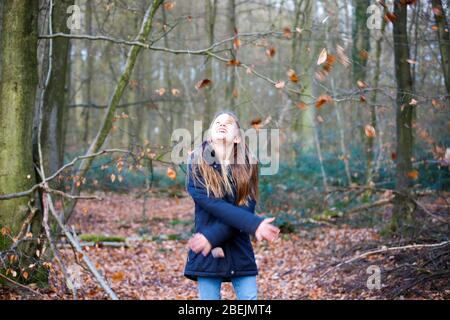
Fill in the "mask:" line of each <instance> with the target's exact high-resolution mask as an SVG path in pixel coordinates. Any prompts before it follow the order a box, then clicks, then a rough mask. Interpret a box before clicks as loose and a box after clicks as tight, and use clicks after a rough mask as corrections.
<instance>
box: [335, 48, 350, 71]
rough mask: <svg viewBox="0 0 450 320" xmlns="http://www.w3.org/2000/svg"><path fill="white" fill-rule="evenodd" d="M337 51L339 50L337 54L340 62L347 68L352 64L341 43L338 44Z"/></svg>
mask: <svg viewBox="0 0 450 320" xmlns="http://www.w3.org/2000/svg"><path fill="white" fill-rule="evenodd" d="M336 51H337V56H338V60H339V62H340V63H341V64H342V65H343V66H344V67H346V68H347V67H348V66H350V65H351V62H350V59H349V58H348V56H347V55H346V54H345V49H344V48H343V47H341V46H340V45H337V46H336Z"/></svg>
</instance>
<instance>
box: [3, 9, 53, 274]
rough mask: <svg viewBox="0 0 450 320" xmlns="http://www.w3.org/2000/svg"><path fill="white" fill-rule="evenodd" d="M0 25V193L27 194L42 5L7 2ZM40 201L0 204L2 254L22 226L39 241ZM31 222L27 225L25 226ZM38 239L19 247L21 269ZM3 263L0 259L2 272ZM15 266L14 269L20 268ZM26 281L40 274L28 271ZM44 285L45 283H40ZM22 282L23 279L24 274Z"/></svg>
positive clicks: (28, 199) (32, 173)
mask: <svg viewBox="0 0 450 320" xmlns="http://www.w3.org/2000/svg"><path fill="white" fill-rule="evenodd" d="M2 5H3V6H4V7H3V9H4V12H7V13H8V14H5V15H4V16H3V21H2V23H3V24H2V38H1V40H2V45H1V47H2V52H1V55H0V60H1V64H2V74H1V79H2V81H1V82H0V194H11V193H16V192H19V191H23V190H28V189H29V188H31V186H33V185H34V184H35V183H36V173H35V170H34V168H33V154H32V128H33V114H34V106H35V95H36V87H37V84H38V78H37V73H38V70H37V29H38V23H37V22H38V10H39V9H38V2H37V1H34V0H28V1H5V2H4V3H3V4H2ZM38 201H39V199H38V196H36V197H35V194H33V195H32V196H30V197H21V198H15V199H10V200H2V201H0V213H1V214H0V228H3V229H2V233H0V252H2V251H5V250H7V249H9V248H10V247H11V246H12V244H13V243H12V239H13V238H14V237H17V236H18V235H19V234H20V233H21V230H22V228H23V227H25V230H27V228H29V231H30V232H32V234H33V236H34V237H38V236H39V234H40V230H41V225H42V211H41V210H37V211H35V210H31V209H30V207H36V206H37V203H38ZM27 221H28V222H29V223H27ZM36 248H37V243H36V241H24V242H21V244H20V245H19V246H18V247H17V254H18V255H19V260H18V264H19V267H23V268H26V267H28V265H29V264H30V263H31V261H32V260H33V259H34V258H36V256H35V251H36ZM3 262H4V260H3V259H2V260H1V261H0V269H3V268H4V267H6V266H4V265H2V264H3ZM16 267H17V266H11V268H14V269H16ZM19 274H20V273H19ZM29 274H30V277H29V278H28V281H36V280H37V278H35V277H37V276H41V277H42V278H46V275H45V274H43V273H42V274H41V275H37V274H36V275H34V274H33V272H32V271H30V272H29ZM42 278H41V280H43V281H45V280H46V279H42ZM18 279H19V281H25V280H26V279H24V278H23V277H22V276H21V275H19V277H18Z"/></svg>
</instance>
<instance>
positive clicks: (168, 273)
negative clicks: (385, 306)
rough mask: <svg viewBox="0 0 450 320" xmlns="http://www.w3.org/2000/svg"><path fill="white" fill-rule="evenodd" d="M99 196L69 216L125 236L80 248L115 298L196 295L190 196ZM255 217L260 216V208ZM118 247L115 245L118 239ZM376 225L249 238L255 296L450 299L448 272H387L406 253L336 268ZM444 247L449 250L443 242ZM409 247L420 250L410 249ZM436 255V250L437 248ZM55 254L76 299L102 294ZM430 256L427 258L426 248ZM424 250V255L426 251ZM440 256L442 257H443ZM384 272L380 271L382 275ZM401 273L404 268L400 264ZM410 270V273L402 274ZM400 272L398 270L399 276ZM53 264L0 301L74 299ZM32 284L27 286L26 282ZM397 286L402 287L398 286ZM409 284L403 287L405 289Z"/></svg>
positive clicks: (69, 258) (228, 289) (377, 242)
mask: <svg viewBox="0 0 450 320" xmlns="http://www.w3.org/2000/svg"><path fill="white" fill-rule="evenodd" d="M98 195H100V196H103V197H104V200H103V201H97V200H82V201H79V203H78V204H77V207H76V211H75V213H74V216H73V219H71V221H70V222H69V225H73V226H74V228H75V230H76V231H77V233H80V234H98V235H113V236H122V237H127V241H126V243H124V245H123V246H122V245H120V244H118V246H117V247H114V246H108V245H102V244H101V243H100V244H95V245H91V246H86V247H85V248H86V250H87V251H86V252H87V254H88V255H89V257H90V258H91V259H92V260H93V262H94V263H95V265H96V267H97V268H98V270H99V271H100V272H101V273H102V274H103V275H104V276H105V277H106V278H107V281H108V283H109V284H110V286H111V288H112V289H113V290H114V291H115V293H116V294H117V295H118V297H119V298H120V299H197V290H196V282H193V281H191V280H188V279H187V278H185V277H184V276H183V269H184V265H185V262H186V257H187V252H188V246H187V239H188V238H189V236H190V235H191V229H192V223H193V222H192V221H193V210H194V204H193V202H192V200H191V199H190V198H189V197H183V198H178V199H176V198H168V197H156V196H151V197H150V198H149V199H148V200H147V201H146V209H147V210H146V212H147V213H146V215H145V216H143V215H142V212H143V210H142V208H143V199H142V198H139V199H135V198H134V196H133V195H131V194H129V195H118V194H112V193H107V194H104V193H98ZM258 214H259V213H258ZM116 244H117V243H116ZM382 244H383V242H382V241H381V239H380V236H379V230H377V229H375V228H367V227H355V226H351V225H350V224H345V223H340V224H339V225H333V224H328V225H320V226H318V227H314V228H304V229H302V228H298V230H297V231H296V232H294V233H288V234H282V235H281V236H280V238H279V239H278V240H276V241H275V242H274V243H267V242H265V241H264V242H258V243H257V242H255V241H254V242H253V245H254V249H255V256H256V260H257V264H258V267H259V272H260V273H259V276H258V293H259V299H391V298H394V299H448V298H449V297H450V286H449V283H448V276H447V277H445V278H439V276H438V277H436V279H435V280H433V281H425V280H424V281H418V283H417V285H414V286H413V287H411V288H408V287H409V283H410V282H408V281H407V280H408V279H407V278H408V275H409V274H408V273H405V276H404V277H402V276H398V274H399V273H398V272H397V273H395V274H394V273H392V272H390V273H389V272H387V271H388V270H390V271H395V270H401V269H402V268H407V267H410V266H407V264H414V263H411V261H409V260H408V257H409V258H410V257H411V253H410V252H407V253H405V254H404V256H402V255H390V254H378V255H370V256H368V257H366V258H363V259H358V260H357V261H355V262H354V263H349V264H344V265H342V266H339V267H336V265H337V264H338V263H340V262H342V261H345V260H347V259H349V258H351V257H353V256H355V255H359V254H361V253H363V252H366V251H370V250H372V249H375V248H380V247H381V246H382ZM447 250H448V247H447ZM413 251H414V252H417V251H420V250H413ZM439 252H441V253H440V256H442V255H443V254H442V251H439ZM60 253H61V255H62V257H63V260H64V262H65V264H66V267H67V268H68V271H69V272H70V273H71V274H76V273H77V272H79V274H80V276H79V278H78V280H77V281H78V283H79V284H80V288H79V289H78V298H79V299H107V298H108V297H107V295H106V294H105V292H104V291H103V290H102V289H101V288H100V287H99V286H98V284H97V283H96V282H95V279H94V278H93V277H92V275H91V274H90V273H89V272H87V271H85V270H83V269H81V268H79V267H78V265H77V264H76V263H75V256H74V254H73V251H72V250H71V249H70V248H69V247H67V246H66V247H63V248H62V249H61V252H60ZM430 254H431V258H433V257H435V256H437V251H436V254H435V255H434V256H433V254H432V253H430ZM430 254H428V255H430ZM444 256H448V254H447V255H445V253H444ZM371 265H372V266H375V268H379V270H380V275H381V278H380V284H381V289H376V288H372V289H369V288H368V285H367V282H368V278H369V277H370V276H371V273H368V267H369V266H371ZM385 271H386V272H385ZM405 272H406V269H405ZM408 272H409V271H408ZM401 274H402V273H400V275H401ZM63 281H64V279H63V277H62V276H61V272H60V271H59V266H58V264H57V263H56V262H53V263H52V267H51V272H50V285H49V287H48V288H46V289H39V288H36V287H34V289H35V291H36V292H38V294H37V295H36V294H33V293H31V292H29V291H27V290H23V289H20V290H19V289H0V299H72V298H73V297H72V294H71V291H68V290H67V289H65V286H64V285H63ZM32 287H33V286H32ZM402 288H405V290H403V289H402ZM406 289H407V290H406ZM222 296H223V298H224V299H235V295H234V292H233V289H232V285H231V284H230V283H224V284H223V285H222Z"/></svg>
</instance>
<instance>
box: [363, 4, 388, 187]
mask: <svg viewBox="0 0 450 320" xmlns="http://www.w3.org/2000/svg"><path fill="white" fill-rule="evenodd" d="M386 11H387V10H386V9H384V12H385V13H386ZM385 29H386V20H385V19H383V21H382V22H381V30H380V31H379V33H378V38H377V41H376V46H375V71H374V78H373V83H372V87H373V88H375V89H377V88H378V85H379V83H380V73H381V65H380V60H381V52H382V51H381V50H382V42H383V37H384V31H385ZM377 93H378V91H377V90H373V91H372V97H371V99H370V101H371V104H372V105H371V107H370V125H371V126H372V127H373V128H374V129H375V131H377V107H376V105H375V104H376V103H377ZM377 136H379V134H377ZM379 148H380V152H381V148H382V145H381V143H380V146H379ZM374 155H375V150H374V138H368V139H367V175H366V183H367V184H368V183H370V182H371V181H372V178H373V175H374V173H375V172H374V170H373V159H374Z"/></svg>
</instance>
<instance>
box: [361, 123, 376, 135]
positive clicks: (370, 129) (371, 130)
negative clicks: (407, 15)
mask: <svg viewBox="0 0 450 320" xmlns="http://www.w3.org/2000/svg"><path fill="white" fill-rule="evenodd" d="M364 133H365V134H366V136H367V137H369V138H374V137H375V136H376V135H377V134H376V131H375V128H374V127H373V126H372V125H371V124H366V126H365V127H364Z"/></svg>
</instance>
